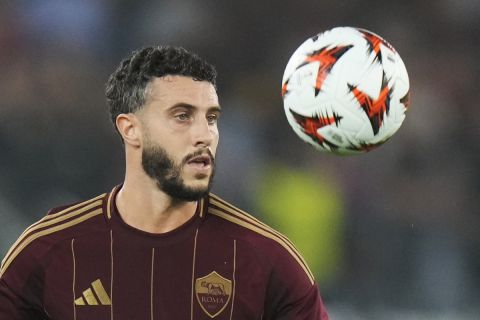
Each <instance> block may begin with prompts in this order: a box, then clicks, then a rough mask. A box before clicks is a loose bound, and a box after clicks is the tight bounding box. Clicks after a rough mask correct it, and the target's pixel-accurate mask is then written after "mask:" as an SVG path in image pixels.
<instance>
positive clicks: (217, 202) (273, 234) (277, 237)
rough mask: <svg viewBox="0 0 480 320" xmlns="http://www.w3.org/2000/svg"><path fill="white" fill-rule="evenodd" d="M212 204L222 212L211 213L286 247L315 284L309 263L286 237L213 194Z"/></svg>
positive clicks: (214, 211)
mask: <svg viewBox="0 0 480 320" xmlns="http://www.w3.org/2000/svg"><path fill="white" fill-rule="evenodd" d="M210 203H211V204H212V205H214V206H216V207H219V208H220V209H221V210H219V209H215V208H212V207H209V210H208V211H209V213H212V214H214V215H216V216H218V217H220V218H223V219H225V220H228V221H230V222H233V223H235V224H238V225H240V226H242V227H245V228H247V229H250V230H252V231H255V232H257V233H259V234H261V235H263V236H265V237H267V238H269V239H272V240H274V241H275V242H277V243H278V244H280V245H281V246H282V247H284V248H285V249H286V250H287V251H288V252H289V253H290V254H291V255H292V257H293V258H294V259H295V260H296V261H297V262H298V264H299V265H300V266H301V267H302V269H303V270H304V271H305V273H306V274H307V276H308V278H309V280H310V282H311V283H312V284H313V283H314V282H315V278H314V276H313V274H312V272H311V271H310V268H309V267H308V265H307V263H306V262H305V260H304V259H303V257H302V255H301V254H300V253H299V252H298V251H297V249H296V248H295V246H294V245H293V244H292V243H291V241H290V240H289V239H288V238H287V237H285V236H284V235H282V234H281V233H280V232H278V231H276V230H275V229H272V228H271V227H269V226H268V225H266V224H265V223H263V222H261V221H260V220H258V219H256V218H255V217H253V216H252V215H250V214H248V213H246V212H244V211H242V210H240V209H238V208H236V207H234V206H232V205H231V204H229V203H226V202H225V201H224V200H221V199H220V198H218V197H217V196H215V195H213V194H210Z"/></svg>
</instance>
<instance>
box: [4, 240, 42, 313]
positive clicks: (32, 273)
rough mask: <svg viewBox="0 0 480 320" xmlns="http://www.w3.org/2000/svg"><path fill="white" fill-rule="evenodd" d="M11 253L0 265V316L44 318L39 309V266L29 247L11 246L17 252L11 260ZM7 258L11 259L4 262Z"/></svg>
mask: <svg viewBox="0 0 480 320" xmlns="http://www.w3.org/2000/svg"><path fill="white" fill-rule="evenodd" d="M27 249H30V248H27ZM11 254H12V253H10V255H8V254H7V256H6V257H5V260H4V264H3V265H2V268H1V269H0V270H1V271H0V272H1V273H0V275H1V277H0V319H9V320H30V319H32V320H33V319H44V317H43V315H42V314H43V312H42V311H40V310H41V287H42V286H41V281H42V280H41V278H42V276H41V274H42V272H41V269H40V268H39V266H38V265H37V263H36V260H35V258H34V257H33V256H32V255H31V250H23V251H20V252H17V251H15V250H14V251H13V254H16V256H15V259H13V260H12V261H10V260H9V259H8V258H9V257H11ZM6 261H7V262H8V261H10V262H11V263H9V265H8V266H7V265H6V264H5V262H6Z"/></svg>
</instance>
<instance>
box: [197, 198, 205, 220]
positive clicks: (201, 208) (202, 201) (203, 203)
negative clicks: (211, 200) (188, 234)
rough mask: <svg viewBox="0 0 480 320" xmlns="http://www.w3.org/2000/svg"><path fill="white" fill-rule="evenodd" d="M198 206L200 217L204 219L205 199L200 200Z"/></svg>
mask: <svg viewBox="0 0 480 320" xmlns="http://www.w3.org/2000/svg"><path fill="white" fill-rule="evenodd" d="M198 205H199V206H200V211H199V213H198V216H199V217H200V218H203V211H204V206H205V201H204V199H203V198H202V199H200V201H198Z"/></svg>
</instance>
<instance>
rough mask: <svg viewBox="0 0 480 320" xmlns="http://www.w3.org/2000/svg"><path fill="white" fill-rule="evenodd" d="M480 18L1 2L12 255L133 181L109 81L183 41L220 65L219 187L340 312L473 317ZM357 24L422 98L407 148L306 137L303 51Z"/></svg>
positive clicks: (0, 78)
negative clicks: (46, 226) (37, 231)
mask: <svg viewBox="0 0 480 320" xmlns="http://www.w3.org/2000/svg"><path fill="white" fill-rule="evenodd" d="M479 21H480V2H478V1H475V0H460V1H458V0H439V1H434V2H431V1H429V2H426V1H413V0H402V1H401V0H392V1H388V2H384V1H375V0H369V1H358V0H351V1H348V0H340V1H339V0H335V1H334V0H325V1H318V0H317V1H314V0H306V1H300V2H295V1H276V2H271V1H263V0H260V1H240V0H232V1H214V0H204V1H194V0H182V1H151V2H150V1H142V2H139V1H133V0H116V1H115V0H109V1H94V0H68V1H64V0H43V1H27V0H25V1H23V0H21V1H7V2H2V3H1V4H0V48H1V50H0V70H2V72H1V74H0V97H1V99H0V150H1V156H0V253H1V256H3V255H4V253H5V252H6V250H7V249H8V247H9V246H10V245H11V244H12V243H13V242H14V240H15V239H16V238H17V237H18V235H19V234H20V233H21V231H22V230H23V229H24V228H25V227H26V226H28V225H29V224H31V223H33V222H34V221H35V220H36V219H38V218H40V217H41V216H43V215H44V214H45V212H46V211H47V210H48V209H49V208H50V207H53V206H57V205H61V204H66V203H70V202H74V201H79V200H81V199H87V198H88V197H91V196H95V195H97V194H100V193H103V192H105V191H109V190H110V188H112V187H113V186H114V185H116V184H118V183H120V182H121V179H122V176H123V170H124V168H123V161H124V160H123V149H122V145H121V142H120V140H119V138H118V137H117V136H116V135H115V133H114V131H113V128H112V125H111V123H110V122H109V117H108V113H107V109H106V106H105V99H104V84H105V82H106V80H107V78H108V76H109V74H110V73H111V72H112V71H113V69H114V68H115V67H116V65H117V64H118V63H119V61H120V59H121V58H122V57H123V56H125V55H126V54H128V53H129V52H130V51H132V50H133V49H135V48H138V47H141V46H146V45H157V44H171V45H180V46H184V47H186V48H187V49H190V50H192V51H194V52H197V53H199V54H200V55H201V56H203V57H205V58H207V60H209V61H210V62H212V63H213V64H215V65H216V66H217V69H218V72H219V79H218V82H219V89H218V90H219V96H220V103H221V105H222V106H223V109H224V112H223V114H222V119H221V121H220V130H221V131H220V146H219V150H218V155H217V159H218V160H217V164H218V169H217V175H216V178H215V184H214V188H213V192H214V193H216V194H218V195H220V196H222V197H224V198H226V199H227V200H229V201H231V202H233V203H235V204H236V205H238V206H239V207H241V208H244V209H245V210H246V211H249V212H252V213H254V214H255V215H256V216H258V217H259V218H261V219H263V220H265V221H267V222H268V223H270V224H272V225H273V226H275V227H277V228H278V229H279V230H280V231H282V232H283V233H285V234H287V235H288V236H289V237H290V238H291V239H292V240H293V242H295V243H296V244H297V246H298V247H299V249H300V251H302V253H303V254H304V255H305V257H306V259H307V261H308V262H309V264H310V265H311V266H312V269H313V271H314V273H315V274H316V278H317V281H318V282H319V286H320V289H321V291H322V295H323V296H324V299H325V300H326V301H325V302H326V304H327V306H331V309H332V310H334V311H333V313H335V312H336V314H337V315H338V319H341V315H342V314H346V313H348V312H350V311H351V312H352V313H349V316H345V318H346V319H363V318H361V315H365V317H366V318H368V319H374V315H376V314H378V313H379V310H406V314H407V315H405V313H404V316H402V317H400V316H399V317H398V318H399V319H400V318H402V319H408V314H409V313H411V312H419V313H422V314H425V312H436V314H439V315H451V319H462V318H461V317H464V319H470V318H468V317H470V316H472V315H473V316H472V318H471V319H475V315H477V316H478V314H479V312H480V308H479V306H478V301H479V299H480V250H479V249H478V248H479V247H480V209H479V207H480V109H478V108H479V107H478V101H480V90H478V83H480V64H479V63H478V59H477V53H478V52H479V49H480V42H479V41H478V39H480V22H479ZM344 25H347V26H358V27H362V28H366V29H369V30H371V31H374V32H375V33H378V34H380V35H382V36H383V37H385V38H386V39H387V40H388V41H389V42H391V43H392V44H393V46H394V47H395V48H396V49H397V51H399V53H400V55H401V56H402V58H403V61H404V62H405V64H406V66H407V70H408V72H409V76H410V85H411V96H412V103H411V107H410V110H409V112H408V114H407V118H406V120H405V123H404V125H403V126H402V128H401V129H400V130H399V132H398V133H397V134H396V135H395V136H394V137H393V138H392V140H391V141H389V142H388V143H387V144H385V145H384V146H382V147H381V148H379V149H378V150H375V151H373V152H371V153H368V154H365V155H361V156H355V157H337V156H332V155H328V154H322V153H319V152H317V151H315V150H314V149H313V148H311V147H309V146H308V145H306V144H304V143H302V142H301V141H300V140H299V139H298V138H297V137H296V136H295V134H294V133H293V131H292V130H291V129H290V127H289V126H288V123H287V121H286V118H285V115H284V113H283V105H282V100H281V96H280V85H281V84H280V82H281V78H282V74H283V70H284V67H285V64H286V62H287V61H288V58H289V57H290V55H291V54H292V53H293V51H294V49H295V48H296V47H297V46H298V45H300V44H301V43H302V42H303V41H304V40H305V39H306V38H307V37H310V36H313V35H315V34H316V33H318V32H321V31H323V30H326V29H330V28H332V27H335V26H344ZM349 310H350V311H349ZM352 310H353V311H352ZM354 315H356V316H357V318H355V316H354ZM379 318H381V316H379ZM394 318H395V317H394V316H392V317H391V319H394ZM413 318H415V317H413ZM413 318H412V319H413ZM426 318H428V317H426ZM415 319H420V317H417V318H415ZM442 319H447V318H442ZM448 319H450V318H448Z"/></svg>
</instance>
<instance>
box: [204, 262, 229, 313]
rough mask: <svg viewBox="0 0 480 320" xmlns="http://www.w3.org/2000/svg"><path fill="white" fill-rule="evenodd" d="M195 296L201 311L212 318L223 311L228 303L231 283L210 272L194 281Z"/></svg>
mask: <svg viewBox="0 0 480 320" xmlns="http://www.w3.org/2000/svg"><path fill="white" fill-rule="evenodd" d="M195 294H196V296H197V300H198V303H199V304H200V307H201V308H202V310H203V311H204V312H205V313H206V314H208V315H209V316H210V317H211V318H214V317H216V316H218V315H219V314H220V313H221V312H222V311H223V310H225V308H226V307H227V305H228V302H229V301H230V297H231V295H232V281H231V280H228V279H225V278H224V277H222V276H221V275H219V274H218V273H217V272H216V271H212V272H211V273H210V274H208V275H206V276H204V277H201V278H197V279H195Z"/></svg>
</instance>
